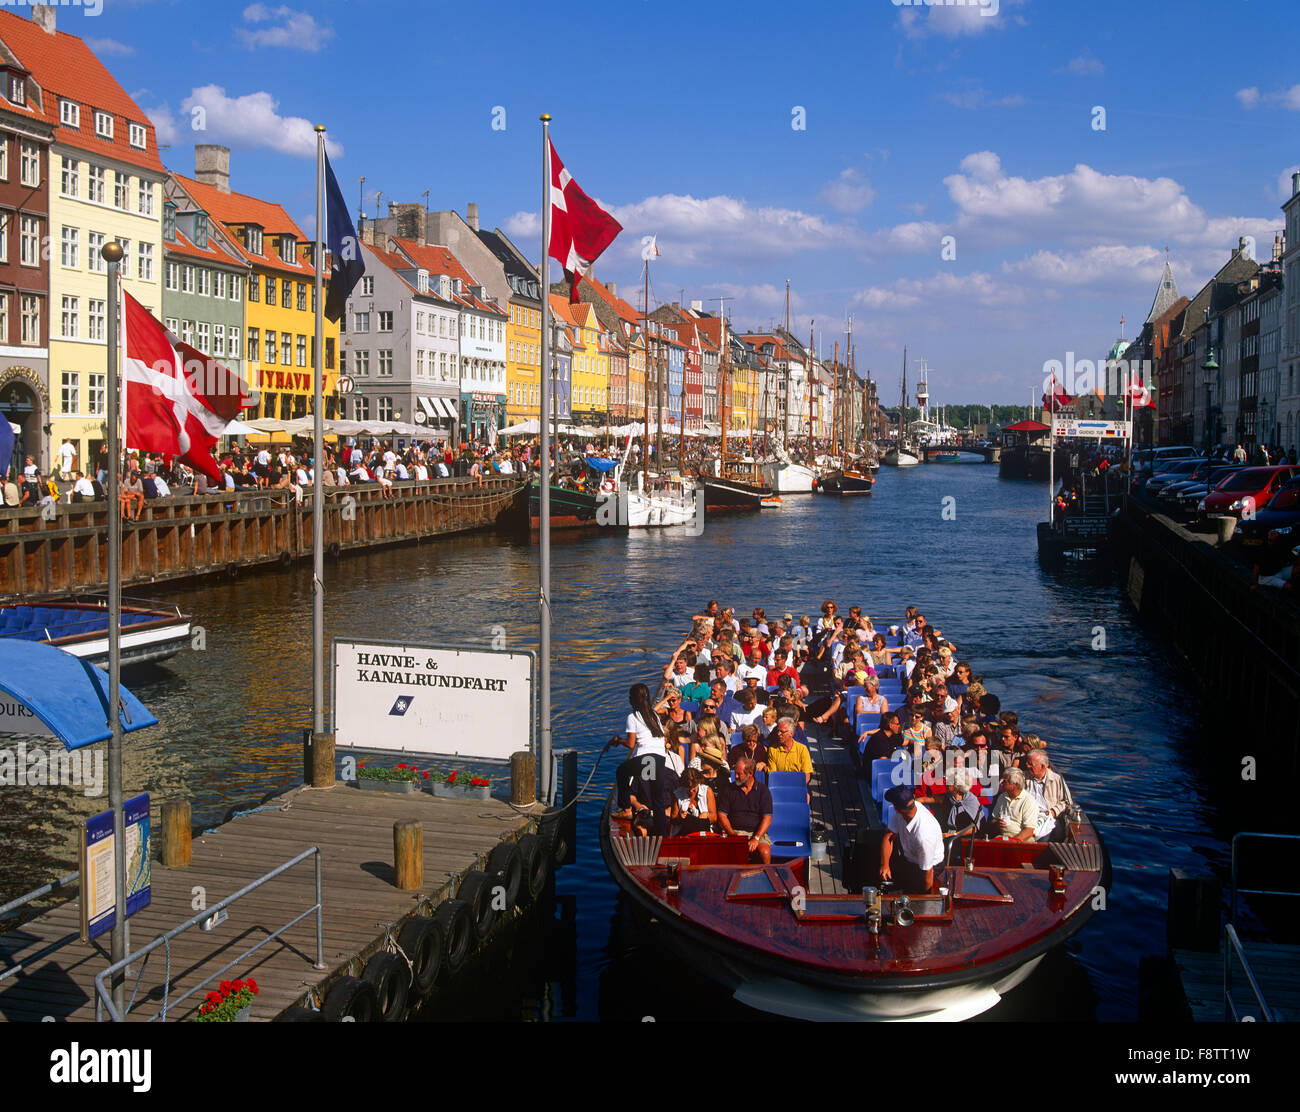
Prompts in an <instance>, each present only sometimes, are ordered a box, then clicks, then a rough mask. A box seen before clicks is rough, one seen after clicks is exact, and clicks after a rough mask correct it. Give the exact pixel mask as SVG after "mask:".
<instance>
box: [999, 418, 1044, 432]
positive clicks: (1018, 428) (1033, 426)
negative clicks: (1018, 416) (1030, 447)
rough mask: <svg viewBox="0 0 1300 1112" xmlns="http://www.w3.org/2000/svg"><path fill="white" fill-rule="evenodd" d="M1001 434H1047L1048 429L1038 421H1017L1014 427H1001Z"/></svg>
mask: <svg viewBox="0 0 1300 1112" xmlns="http://www.w3.org/2000/svg"><path fill="white" fill-rule="evenodd" d="M1002 431H1003V432H1048V431H1049V430H1048V427H1047V426H1046V425H1044V424H1041V423H1039V422H1038V421H1034V420H1028V421H1017V422H1016V423H1015V424H1014V425H1003V426H1002Z"/></svg>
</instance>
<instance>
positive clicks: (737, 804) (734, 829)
mask: <svg viewBox="0 0 1300 1112" xmlns="http://www.w3.org/2000/svg"><path fill="white" fill-rule="evenodd" d="M718 825H719V826H720V827H721V828H722V832H723V833H724V834H729V835H732V836H733V837H734V836H737V835H739V836H741V837H744V838H747V839H748V849H749V853H750V856H751V858H752V857H754V856H757V857H758V859H759V860H760V861H761V862H762V863H763V864H764V865H770V864H771V863H772V839H771V838H770V837H768V833H767V832H768V829H769V828H770V827H771V825H772V793H771V792H770V791H768V789H767V785H766V784H760V783H759V782H758V781H757V780H756V779H755V778H754V762H753V761H752V760H751V759H750V758H748V757H742V758H741V759H740V761H739V762H738V763H737V765H736V782H735V783H734V784H732V785H731V786H730V787H729V788H728V789H727V790H725V791H724V792H723V795H722V799H721V800H719V802H718Z"/></svg>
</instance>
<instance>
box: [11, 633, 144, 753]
mask: <svg viewBox="0 0 1300 1112" xmlns="http://www.w3.org/2000/svg"><path fill="white" fill-rule="evenodd" d="M119 691H120V692H121V697H122V732H123V733H131V732H132V731H133V730H143V729H144V728H145V727H146V726H156V725H158V719H156V718H155V717H154V716H153V715H152V714H150V713H149V711H148V710H147V709H145V705H144V704H143V703H142V702H140V700H139V699H137V698H136V697H135V696H134V695H132V694H131V693H130V692H129V691H128V690H127V689H126V688H125V687H120V688H119ZM0 692H3V693H4V694H6V695H10V696H12V697H13V698H14V699H16V700H17V701H18V702H19V703H21V704H22V705H23V706H25V707H26V708H27V709H28V710H30V711H31V712H32V713H33V714H34V715H36V717H37V718H39V719H40V720H41V721H42V722H43V723H44V724H45V725H46V726H47V727H48V728H49V729H50V730H51V731H52V732H53V733H54V735H55V736H56V737H58V738H60V739H61V740H62V742H63V744H64V746H65V747H66V748H68V749H84V748H85V747H86V746H87V745H94V744H95V743H96V742H100V741H107V740H108V739H109V737H110V736H111V734H112V731H110V730H109V728H108V674H107V673H105V672H101V671H100V670H99V669H98V668H96V667H95V666H94V665H93V664H90V663H88V662H87V661H84V660H82V659H80V658H79V657H75V656H73V655H72V654H71V653H65V652H64V651H63V650H62V649H56V648H54V646H53V645H43V644H41V643H40V642H39V641H18V640H15V639H14V638H12V637H0Z"/></svg>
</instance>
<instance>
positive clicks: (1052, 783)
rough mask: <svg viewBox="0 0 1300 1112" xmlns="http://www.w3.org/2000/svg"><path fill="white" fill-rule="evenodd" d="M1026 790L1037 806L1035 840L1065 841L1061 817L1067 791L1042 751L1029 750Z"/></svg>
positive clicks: (1067, 798)
mask: <svg viewBox="0 0 1300 1112" xmlns="http://www.w3.org/2000/svg"><path fill="white" fill-rule="evenodd" d="M1025 736H1026V737H1028V736H1030V735H1028V734H1026V735H1025ZM1025 787H1026V789H1028V793H1029V794H1030V795H1032V796H1033V797H1034V802H1035V803H1037V804H1038V825H1037V826H1036V827H1035V828H1034V837H1035V838H1037V839H1038V841H1040V842H1061V841H1064V840H1065V836H1066V834H1067V832H1068V827H1067V826H1066V824H1065V822H1063V821H1061V816H1062V815H1063V814H1064V813H1065V811H1066V809H1067V808H1068V807H1069V806H1070V791H1069V789H1068V788H1067V787H1066V786H1065V781H1064V780H1063V779H1061V776H1060V774H1059V773H1057V772H1055V771H1054V770H1053V769H1052V764H1051V761H1049V760H1048V759H1047V753H1046V752H1045V751H1044V750H1042V749H1034V750H1031V751H1030V753H1029V756H1028V757H1027V758H1026V776H1025Z"/></svg>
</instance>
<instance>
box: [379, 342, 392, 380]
mask: <svg viewBox="0 0 1300 1112" xmlns="http://www.w3.org/2000/svg"><path fill="white" fill-rule="evenodd" d="M379 373H380V374H381V375H383V376H384V377H385V378H392V376H393V349H392V348H380V349H379Z"/></svg>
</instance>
